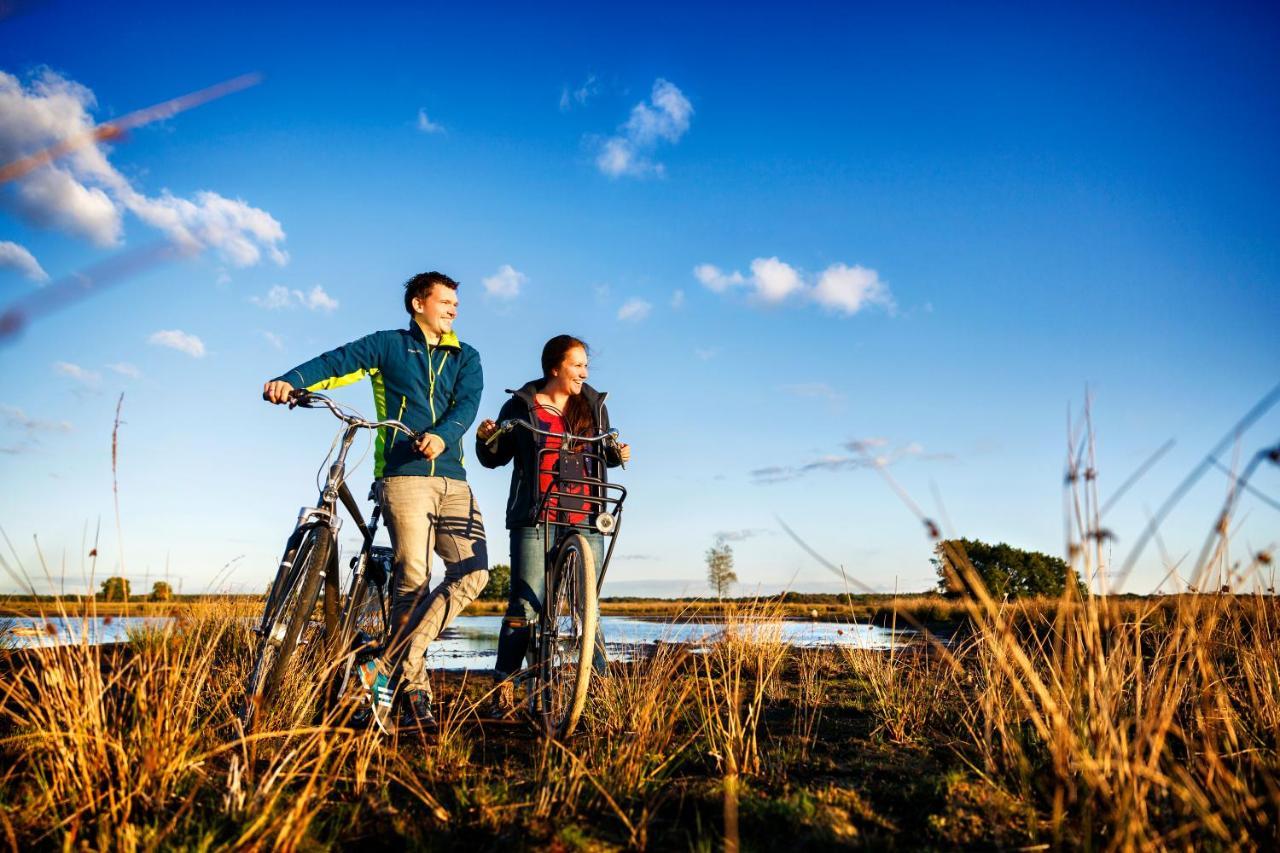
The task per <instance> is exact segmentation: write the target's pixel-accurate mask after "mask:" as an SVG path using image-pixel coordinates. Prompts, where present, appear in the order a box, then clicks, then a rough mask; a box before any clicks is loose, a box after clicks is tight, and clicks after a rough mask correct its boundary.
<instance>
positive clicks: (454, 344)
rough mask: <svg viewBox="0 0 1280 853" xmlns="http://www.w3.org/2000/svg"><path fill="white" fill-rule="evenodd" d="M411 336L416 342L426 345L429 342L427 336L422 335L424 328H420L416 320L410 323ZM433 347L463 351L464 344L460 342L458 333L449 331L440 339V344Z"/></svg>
mask: <svg viewBox="0 0 1280 853" xmlns="http://www.w3.org/2000/svg"><path fill="white" fill-rule="evenodd" d="M409 334H410V335H411V336H412V337H413V339H414V340H416V341H419V342H421V343H424V344H425V343H426V342H427V336H426V335H424V334H423V333H422V327H421V326H419V325H418V324H417V322H416V321H414V320H410V321H409ZM432 346H436V347H444V348H445V349H457V350H460V349H462V342H461V341H459V340H458V333H457V332H455V331H453V330H449V331H448V332H445V333H444V334H443V335H442V336H441V337H440V343H438V344H433V345H432Z"/></svg>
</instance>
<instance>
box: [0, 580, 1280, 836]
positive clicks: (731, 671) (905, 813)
mask: <svg viewBox="0 0 1280 853" xmlns="http://www.w3.org/2000/svg"><path fill="white" fill-rule="evenodd" d="M1059 604H1061V603H1059ZM961 606H964V607H965V608H966V610H967V612H968V615H969V617H970V619H971V624H970V626H969V628H967V629H966V630H965V631H963V632H961V633H960V634H959V635H958V636H957V638H956V642H955V643H954V644H953V645H952V646H950V647H949V648H947V647H943V646H941V645H929V644H927V643H922V644H920V645H919V646H918V647H908V648H905V649H903V650H900V651H893V652H869V651H858V650H854V649H826V650H797V649H792V648H789V647H787V646H786V645H784V644H782V643H781V642H779V641H778V637H777V635H776V633H771V632H770V631H769V630H767V629H765V630H761V629H760V628H759V627H758V626H759V621H760V619H761V618H764V619H765V620H766V621H768V620H771V619H776V618H777V617H778V616H780V615H781V614H780V612H779V610H778V608H777V607H776V605H774V606H771V605H769V604H765V603H762V604H759V605H755V606H752V605H742V604H739V605H737V606H736V607H734V608H733V609H732V612H731V613H729V614H727V618H726V630H725V632H724V634H723V635H722V637H721V638H720V639H719V640H718V641H716V642H715V643H713V644H712V645H711V646H710V647H709V648H708V649H707V651H706V653H705V654H695V655H691V654H689V653H688V652H687V651H686V650H684V649H681V648H679V647H665V646H664V647H662V649H660V650H659V651H658V652H657V653H656V654H654V655H653V656H652V657H649V658H647V659H644V660H639V661H636V662H633V663H629V664H614V665H613V671H612V673H611V675H610V677H608V678H607V679H601V680H598V681H597V682H596V683H595V687H594V689H593V693H592V697H591V699H590V703H589V706H588V710H587V714H586V723H585V726H584V731H583V732H582V733H581V735H579V736H576V737H574V738H572V739H570V740H569V741H568V742H566V743H558V742H555V741H552V740H547V739H544V738H542V737H541V736H538V735H535V734H534V733H533V732H532V730H531V729H525V728H522V727H519V726H515V727H512V726H506V727H496V728H495V727H493V726H483V725H479V724H477V722H476V717H477V714H476V712H477V708H478V707H479V706H480V705H481V704H482V703H483V702H484V700H485V698H486V693H487V691H488V688H489V684H488V679H486V678H477V677H476V676H475V675H474V674H472V675H471V676H470V677H468V678H463V677H461V676H448V677H442V678H441V679H440V684H439V688H438V690H437V699H438V700H439V701H440V703H441V704H440V711H441V719H442V725H441V728H440V731H439V732H438V733H437V734H436V735H435V736H433V737H430V738H427V739H425V740H419V739H418V738H416V737H412V736H402V737H401V738H400V739H398V740H389V739H387V738H385V737H380V736H378V735H376V734H373V733H370V732H366V731H354V730H352V729H350V728H347V727H346V726H345V725H344V719H343V717H342V714H341V713H334V714H330V715H328V716H318V715H317V698H316V688H315V682H314V680H313V679H311V678H307V677H303V676H301V675H299V676H298V677H295V678H294V679H292V681H291V682H290V683H289V684H288V685H287V690H286V700H285V701H282V702H280V703H279V704H277V705H276V706H275V707H273V708H272V709H271V710H270V711H269V712H268V714H267V716H266V718H265V720H264V723H265V725H264V726H263V727H262V728H261V729H260V730H259V731H257V732H255V733H254V734H251V735H245V734H244V733H243V732H242V731H241V730H240V728H239V726H238V723H237V720H236V718H235V708H236V705H237V703H238V701H239V700H240V698H241V695H242V684H243V682H244V678H245V675H246V670H247V667H248V665H249V657H250V649H251V645H250V639H251V635H250V634H249V632H248V629H247V627H246V624H245V621H244V620H243V619H240V618H238V616H239V615H240V610H241V609H240V608H239V607H236V606H227V607H225V608H223V609H221V610H219V609H218V608H217V607H216V606H214V605H208V606H205V607H202V608H200V609H198V610H196V611H194V612H193V614H192V615H188V616H184V617H182V618H180V619H178V620H175V622H174V623H173V624H171V625H170V626H169V627H167V628H166V629H164V630H158V631H152V632H147V633H141V634H137V635H135V636H134V637H133V638H132V640H131V641H130V642H129V643H126V644H122V645H119V646H115V647H108V646H90V645H71V646H64V647H59V648H54V649H46V650H42V651H28V652H11V653H9V654H8V655H6V656H5V657H4V658H3V661H0V667H2V668H3V669H4V677H3V681H2V682H0V683H3V685H4V686H3V692H2V693H0V752H2V753H3V755H4V757H5V761H4V767H5V770H4V772H3V776H0V792H3V795H2V796H0V830H2V832H3V836H2V837H3V838H4V839H6V841H7V843H8V844H9V845H10V846H12V847H14V848H15V849H18V848H21V849H32V848H49V849H52V848H61V849H72V848H75V849H103V850H105V849H161V848H163V849H174V848H185V849H219V848H236V849H317V848H323V847H329V846H350V845H356V844H373V845H376V846H379V847H381V846H391V845H396V846H400V845H405V846H409V847H411V848H415V849H433V848H434V849H444V848H449V847H455V846H466V847H468V848H474V849H500V848H501V849H511V848H513V847H514V848H517V849H520V848H530V847H531V848H549V849H627V848H637V849H655V850H666V849H699V850H700V849H720V848H721V847H724V846H726V845H727V846H728V847H730V848H733V847H734V846H735V845H738V844H740V845H741V848H742V849H787V850H795V849H801V848H805V847H811V848H822V847H830V846H834V845H853V846H872V847H882V846H899V847H913V848H914V847H932V848H950V847H955V846H974V847H990V846H1009V847H1025V846H1030V845H1048V846H1050V847H1057V848H1086V847H1088V848H1093V847H1098V848H1106V849H1141V848H1177V849H1202V848H1217V849H1232V848H1268V847H1271V846H1272V844H1273V843H1274V842H1275V841H1276V839H1277V828H1276V826H1277V825H1276V815H1277V813H1278V810H1280V785H1277V780H1278V779H1280V772H1278V771H1280V752H1278V748H1277V747H1278V745H1277V737H1278V734H1280V609H1278V608H1277V603H1276V601H1275V600H1274V599H1272V598H1269V597H1261V596H1257V597H1237V596H1233V595H1217V594H1206V595H1187V596H1180V597H1176V598H1172V599H1166V600H1163V601H1151V602H1149V603H1147V604H1145V605H1144V604H1142V603H1141V602H1140V601H1139V603H1137V604H1135V603H1134V602H1132V601H1126V602H1124V603H1123V604H1121V603H1120V602H1117V601H1115V600H1112V599H1107V598H1103V597H1090V598H1086V599H1084V600H1083V601H1068V602H1066V603H1065V606H1054V602H1044V601H1041V602H1037V603H1036V604H1035V606H1025V607H1016V608H1015V607H1007V606H1001V605H1000V604H998V603H996V602H992V601H989V600H988V601H985V602H984V601H982V600H971V601H969V602H967V603H965V604H962V605H961ZM775 624H776V623H775ZM752 626H755V627H752ZM299 671H300V672H306V671H312V672H313V671H314V670H313V669H312V670H308V669H307V668H305V667H302V668H300V670H299Z"/></svg>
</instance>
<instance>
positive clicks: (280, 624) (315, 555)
mask: <svg viewBox="0 0 1280 853" xmlns="http://www.w3.org/2000/svg"><path fill="white" fill-rule="evenodd" d="M332 553H333V534H332V533H331V532H330V530H329V528H328V527H324V526H317V527H313V528H312V529H311V530H309V531H308V532H307V533H305V534H304V535H303V536H302V539H301V541H300V543H299V545H298V548H297V551H296V552H295V557H294V560H293V571H292V572H291V573H290V575H289V576H288V578H287V579H286V582H285V583H284V584H282V585H281V584H278V585H277V586H278V587H279V588H277V589H273V596H272V597H273V598H275V599H276V601H275V602H274V604H275V612H274V613H273V614H272V615H271V617H270V618H269V619H264V626H263V636H262V638H261V642H260V645H259V647H258V655H257V660H256V661H255V662H254V667H253V670H252V672H251V673H250V676H249V683H248V685H247V686H246V689H245V702H244V710H243V712H242V715H241V720H242V722H243V723H244V727H245V730H246V731H247V730H249V729H251V728H252V726H253V723H254V718H255V717H256V716H257V715H258V711H259V710H261V709H262V708H263V707H266V706H269V705H270V704H271V703H272V702H273V701H274V699H275V694H276V693H277V692H278V690H279V687H280V681H281V679H282V678H283V677H284V673H285V671H286V670H287V668H288V666H289V660H290V658H292V657H293V653H294V650H295V649H296V648H297V645H298V638H299V637H300V636H301V634H302V629H303V627H304V626H305V625H306V624H307V622H308V621H309V619H310V617H311V611H312V610H314V609H315V605H316V599H317V598H318V597H319V595H320V584H321V582H322V581H323V576H324V574H325V573H326V572H327V571H330V570H331V567H330V566H329V562H330V557H331V555H332ZM271 604H272V602H268V606H270V605H271Z"/></svg>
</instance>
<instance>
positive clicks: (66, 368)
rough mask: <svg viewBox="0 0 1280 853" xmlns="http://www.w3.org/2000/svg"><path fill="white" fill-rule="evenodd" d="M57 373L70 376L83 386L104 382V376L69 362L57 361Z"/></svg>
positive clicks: (55, 364)
mask: <svg viewBox="0 0 1280 853" xmlns="http://www.w3.org/2000/svg"><path fill="white" fill-rule="evenodd" d="M53 369H54V371H55V372H57V373H60V374H62V375H63V376H69V377H71V378H72V379H74V380H75V381H77V382H79V383H80V384H82V385H90V386H92V385H97V384H98V383H99V382H100V381H101V380H102V374H101V373H97V372H95V371H92V370H86V369H85V368H83V367H81V366H80V365H78V364H72V363H71V362H69V361H55V362H54V363H53Z"/></svg>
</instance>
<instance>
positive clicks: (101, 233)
mask: <svg viewBox="0 0 1280 853" xmlns="http://www.w3.org/2000/svg"><path fill="white" fill-rule="evenodd" d="M96 103H97V99H96V97H95V96H94V93H93V92H92V91H91V90H90V89H89V88H88V87H86V86H83V85H81V84H79V83H76V82H75V81H73V80H69V79H67V78H65V77H62V76H61V75H59V74H57V73H56V72H53V71H48V70H46V71H44V72H42V73H40V74H39V75H38V76H36V77H34V78H33V79H32V80H30V82H29V84H28V85H27V86H24V85H23V83H22V81H20V80H19V79H18V78H17V77H15V76H14V75H12V74H8V73H5V72H0V162H5V163H7V162H11V161H13V160H17V159H19V158H20V157H23V156H25V155H28V154H31V153H33V152H35V151H40V150H43V149H46V148H48V147H50V146H52V145H55V144H57V143H59V142H62V141H64V140H66V139H70V138H84V137H85V136H86V134H90V133H92V131H93V129H94V128H95V126H96V123H95V122H94V119H93V116H92V115H91V114H90V111H91V110H92V109H93V108H94V107H95V106H96ZM107 155H108V148H107V147H106V146H105V145H102V144H99V143H98V142H96V141H91V142H89V143H86V144H84V145H82V146H80V147H77V148H76V149H75V150H74V151H71V152H69V153H68V154H66V155H65V156H63V157H61V158H59V159H58V160H57V162H55V163H50V164H47V165H44V166H42V167H40V168H38V169H35V170H33V171H31V172H29V173H27V174H25V175H24V176H22V177H21V178H19V179H18V180H17V181H16V182H15V184H16V185H15V187H14V192H13V194H12V195H11V196H10V200H11V206H12V209H13V210H14V211H15V212H16V213H17V215H18V216H19V218H21V219H23V220H24V221H26V222H27V223H29V224H31V225H35V226H37V227H41V228H53V229H57V230H60V231H63V232H65V233H68V234H71V235H73V236H76V237H80V238H83V239H85V240H88V241H89V242H90V243H92V244H94V245H96V246H104V247H105V246H115V245H119V244H120V243H121V242H122V240H123V236H124V215H125V214H126V213H131V214H133V215H134V216H135V217H137V218H138V219H139V220H141V221H142V222H145V223H146V224H148V225H150V226H151V227H153V228H155V229H157V230H158V231H160V232H161V233H163V234H164V235H165V236H166V237H167V238H168V239H170V240H172V241H173V242H175V243H177V244H178V245H179V246H181V247H183V248H184V249H187V250H189V251H197V250H203V249H212V250H214V251H216V252H217V253H218V254H219V255H221V256H222V258H223V259H224V260H225V261H227V262H228V263H230V264H232V265H234V266H238V267H245V266H252V265H254V264H256V263H258V262H259V261H260V260H261V258H262V256H263V255H264V254H265V255H266V256H267V257H268V258H270V259H271V260H273V261H274V262H276V263H278V264H283V263H285V262H286V261H287V259H288V256H287V255H286V254H285V252H284V250H283V249H282V248H281V244H282V243H283V242H284V239H285V234H284V229H283V228H282V227H281V225H280V223H279V222H278V221H276V219H275V218H274V217H272V216H271V215H270V214H269V213H267V212H266V211H264V210H261V209H259V208H256V207H252V206H251V205H249V204H248V203H246V202H245V201H243V200H241V199H230V198H226V197H225V196H222V195H219V194H218V193H216V192H211V191H208V190H204V191H200V192H197V193H195V194H194V195H193V196H192V197H191V198H190V199H188V198H181V197H178V196H175V195H173V194H172V193H170V192H169V191H168V190H161V192H160V194H159V195H157V196H148V195H145V194H143V193H141V192H139V191H138V190H137V189H136V188H135V187H134V185H133V184H132V183H131V182H130V180H129V179H128V178H126V177H125V176H124V175H123V174H121V173H120V172H119V171H117V170H116V168H115V167H114V166H112V165H111V162H110V160H109V159H108V156H107Z"/></svg>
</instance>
